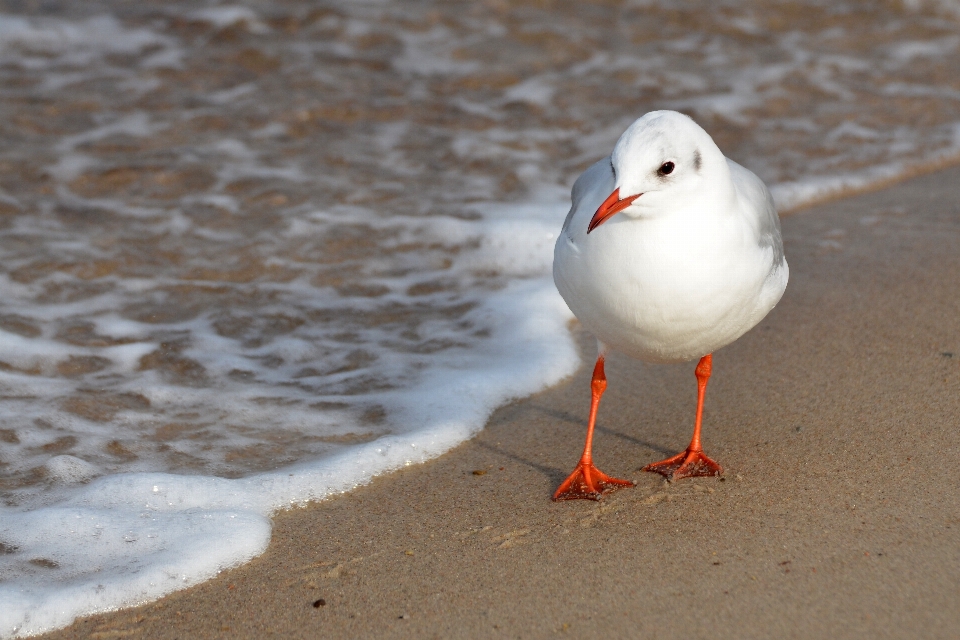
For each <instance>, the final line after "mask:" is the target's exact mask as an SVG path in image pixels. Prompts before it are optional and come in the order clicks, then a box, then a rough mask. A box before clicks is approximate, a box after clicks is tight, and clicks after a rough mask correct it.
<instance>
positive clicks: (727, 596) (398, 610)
mask: <svg viewBox="0 0 960 640" xmlns="http://www.w3.org/2000/svg"><path fill="white" fill-rule="evenodd" d="M958 185H960V168H952V169H947V170H944V171H941V172H938V173H935V174H930V175H927V176H922V177H920V178H915V179H913V180H911V181H908V182H905V183H902V184H900V185H897V186H894V187H892V188H888V189H885V190H882V191H877V192H873V193H868V194H864V195H860V196H856V197H853V198H849V199H845V200H841V201H837V202H833V203H829V204H826V205H822V206H819V207H816V208H813V209H808V210H805V211H801V212H798V213H796V214H794V215H791V216H789V217H787V218H786V219H784V221H783V228H784V238H785V246H786V253H787V257H788V260H789V262H790V269H791V279H790V285H789V287H788V289H787V292H786V295H785V297H784V298H783V300H782V301H781V303H780V304H779V305H778V307H777V308H776V309H775V310H774V311H773V312H772V313H771V314H770V315H769V316H768V317H767V319H765V320H764V321H763V322H762V323H761V324H760V325H759V326H758V327H756V328H755V329H754V330H752V331H751V332H749V333H748V334H747V335H745V336H744V337H743V338H741V339H740V340H738V341H737V342H736V343H734V344H733V345H731V346H729V347H727V348H725V349H723V350H721V351H719V352H717V353H716V354H715V358H714V376H713V378H712V380H711V383H710V387H709V390H708V394H707V404H706V409H705V423H704V441H705V447H706V451H707V453H708V454H710V455H711V456H712V457H714V458H715V459H717V460H718V461H719V462H721V463H722V464H723V465H724V466H725V469H726V473H725V475H724V476H723V477H722V478H719V479H716V478H707V479H696V480H682V481H679V482H676V483H673V484H671V483H667V482H665V481H663V480H662V479H661V478H660V477H659V476H654V475H651V474H646V473H643V472H641V471H639V469H640V468H641V467H642V466H643V465H645V464H647V463H649V462H651V461H654V460H657V459H659V458H661V457H664V456H665V455H667V454H671V453H674V452H676V451H678V450H680V449H682V448H683V447H684V446H685V445H686V442H687V440H688V438H689V436H690V430H691V427H692V420H693V412H694V403H695V393H696V385H695V381H694V376H693V364H692V363H691V364H686V365H677V366H648V365H644V364H641V363H638V362H633V361H629V360H627V359H625V358H622V357H621V358H618V357H616V356H614V357H613V358H612V359H611V360H610V362H609V364H608V367H607V373H608V377H609V381H610V386H609V389H608V391H607V394H606V396H605V397H604V401H603V404H602V405H601V409H600V416H599V423H598V436H597V442H596V451H595V456H596V460H597V463H598V466H599V467H600V468H601V469H603V470H604V471H606V472H608V473H611V474H614V475H618V476H621V477H628V478H631V479H633V480H635V481H636V482H637V486H636V487H635V488H632V489H627V490H623V491H619V492H616V493H614V494H611V495H609V496H608V497H607V498H606V499H605V500H603V501H602V502H599V503H595V502H588V501H575V502H564V503H553V502H551V501H550V495H551V492H552V491H553V489H554V488H555V487H556V486H557V484H558V483H559V482H560V481H561V480H562V479H563V478H564V477H565V476H566V474H567V473H568V472H569V471H570V469H571V468H572V466H573V464H574V463H575V462H576V459H577V457H578V455H579V453H580V449H581V447H582V439H583V435H584V428H585V422H586V416H587V410H588V399H589V391H588V389H589V387H588V381H589V374H590V367H588V366H584V367H582V368H581V370H580V371H579V372H578V373H577V374H576V375H575V376H574V377H572V378H571V379H569V380H567V381H566V382H564V383H563V384H560V385H558V386H556V387H554V388H551V389H549V390H548V391H546V392H543V393H541V394H538V395H536V396H534V397H531V398H527V399H525V400H522V401H518V402H515V403H513V404H510V405H508V406H505V407H503V408H501V409H500V410H498V411H497V412H496V413H495V414H494V416H493V417H492V418H491V420H490V421H489V423H488V425H487V427H486V429H485V430H484V431H483V432H482V433H481V434H480V435H479V436H478V437H476V438H474V439H473V440H471V441H469V442H467V443H465V444H463V445H462V446H460V447H458V448H456V449H455V450H453V451H452V452H450V453H448V454H447V455H444V456H442V457H441V458H439V459H437V460H434V461H432V462H429V463H427V464H424V465H422V466H416V467H411V468H408V469H405V470H403V471H401V472H397V473H394V474H390V475H388V476H385V477H381V478H378V479H376V480H375V481H374V482H372V483H371V484H370V485H368V486H364V487H361V488H359V489H357V490H355V491H352V492H350V493H348V494H346V495H342V496H340V497H337V498H334V499H330V500H327V501H325V502H322V503H318V504H314V505H312V506H310V507H308V508H302V509H294V510H290V511H286V512H282V513H280V514H278V515H277V516H276V517H275V518H274V531H273V538H272V541H271V544H270V547H269V549H268V550H267V552H266V553H264V554H263V555H262V556H261V557H259V558H257V559H255V560H253V561H252V562H250V563H248V564H246V565H244V566H241V567H239V568H236V569H234V570H231V571H226V572H224V573H222V574H221V575H220V576H219V577H218V578H216V579H214V580H211V581H209V582H206V583H204V584H201V585H199V586H197V587H194V588H191V589H188V590H185V591H182V592H178V593H175V594H173V595H171V596H168V597H166V598H164V599H162V600H160V601H158V602H155V603H151V604H147V605H144V606H142V607H139V608H133V609H127V610H123V611H119V612H116V613H111V614H106V615H97V616H92V617H89V618H85V619H82V620H79V621H77V622H76V623H75V624H73V625H72V626H70V627H68V628H66V629H63V630H61V631H58V632H55V633H51V634H48V635H45V636H42V637H44V638H51V639H52V638H77V637H83V638H128V637H143V638H215V637H223V638H263V637H284V638H315V637H324V638H351V637H354V638H355V637H403V638H427V637H430V638H433V637H436V638H446V637H501V636H502V637H520V638H540V637H554V636H558V635H560V636H562V635H564V634H568V635H570V636H580V637H601V636H607V637H622V638H626V637H630V638H646V637H657V638H817V637H820V638H825V637H833V638H861V637H862V638H868V637H869V638H907V637H910V638H955V637H957V636H958V635H960V607H958V605H960V590H958V587H957V576H958V575H960V544H958V539H960V538H958V534H960V497H958V496H960V477H958V475H957V474H956V473H954V469H955V467H956V466H957V464H958V462H960V447H958V437H960V436H958V427H960V331H958V326H960V321H958V318H960V296H958V294H957V290H958V282H960V250H958V247H960V213H958V205H957V202H960V186H958ZM572 330H573V331H574V332H576V334H577V336H578V339H579V344H580V348H581V350H582V354H583V357H584V360H585V362H586V361H590V360H592V357H593V353H594V352H593V349H594V346H593V340H592V338H591V337H590V336H589V335H587V334H585V333H584V332H582V331H581V330H579V328H577V327H576V326H574V327H573V328H572Z"/></svg>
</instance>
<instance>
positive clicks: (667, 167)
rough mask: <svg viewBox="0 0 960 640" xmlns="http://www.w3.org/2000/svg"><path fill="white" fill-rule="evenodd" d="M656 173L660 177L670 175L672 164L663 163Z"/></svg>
mask: <svg viewBox="0 0 960 640" xmlns="http://www.w3.org/2000/svg"><path fill="white" fill-rule="evenodd" d="M657 173H659V174H660V175H662V176H667V175H670V174H671V173H673V163H672V162H664V163H663V164H662V165H660V168H659V169H657Z"/></svg>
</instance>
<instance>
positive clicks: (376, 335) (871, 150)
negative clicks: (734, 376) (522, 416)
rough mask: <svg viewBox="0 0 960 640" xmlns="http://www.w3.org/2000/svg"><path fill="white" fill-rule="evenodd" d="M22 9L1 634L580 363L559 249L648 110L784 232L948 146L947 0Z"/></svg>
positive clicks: (394, 457) (443, 437)
mask: <svg viewBox="0 0 960 640" xmlns="http://www.w3.org/2000/svg"><path fill="white" fill-rule="evenodd" d="M38 6H39V7H40V8H39V9H38V8H36V7H34V5H32V4H30V3H22V2H15V1H6V2H2V3H0V501H2V506H0V637H4V638H5V637H17V636H24V635H30V634H34V633H39V632H42V631H44V630H49V629H53V628H56V627H60V626H63V625H66V624H68V623H69V622H70V621H71V620H73V619H74V618H76V617H77V616H80V615H84V614H89V613H94V612H98V611H106V610H110V609H115V608H118V607H123V606H128V605H133V604H137V603H141V602H144V601H147V600H150V599H154V598H157V597H159V596H161V595H163V594H165V593H169V592H170V591H172V590H175V589H179V588H183V587H185V586H188V585H191V584H196V583H197V582H199V581H202V580H204V579H207V578H209V577H211V576H213V575H215V574H216V573H217V572H218V571H220V570H222V569H224V568H227V567H230V566H234V565H236V564H238V563H241V562H243V561H245V560H248V559H249V558H251V557H253V556H255V555H257V554H258V553H260V552H262V550H263V549H264V548H265V546H266V545H267V543H268V541H269V537H270V522H269V516H270V514H271V513H273V512H275V511H276V510H278V509H282V508H284V507H286V506H290V505H295V504H302V503H304V502H307V501H309V500H317V499H322V498H324V497H325V496H329V495H331V494H335V493H338V492H342V491H346V490H349V489H351V488H353V487H355V486H357V485H359V484H362V483H364V482H366V481H368V480H369V479H370V478H371V477H372V476H374V475H376V474H380V473H383V472H385V471H388V470H391V469H396V468H399V467H402V466H404V465H408V464H414V463H418V462H421V461H424V460H426V459H429V458H431V457H435V456H437V455H439V454H441V453H443V452H444V451H446V450H449V449H450V448H451V447H453V446H455V445H456V444H457V443H459V442H462V441H463V440H465V439H466V438H469V437H470V436H471V435H473V434H475V433H476V432H477V431H478V430H479V429H481V428H482V427H483V424H484V422H485V420H486V419H487V417H488V416H489V415H490V413H491V412H492V411H493V410H494V409H495V408H496V407H497V406H499V405H501V404H503V403H504V402H506V401H509V400H510V399H512V398H517V397H522V396H524V395H529V394H531V393H534V392H536V391H538V390H540V389H542V388H544V387H545V386H548V385H551V384H554V383H556V382H558V381H559V380H561V379H562V378H564V377H565V376H568V375H570V374H571V373H572V372H573V371H574V370H575V369H576V368H577V367H578V366H579V360H578V356H577V353H576V350H575V348H574V345H573V344H572V341H571V339H570V336H569V334H568V329H567V324H568V322H569V321H570V320H571V316H570V313H569V311H568V310H567V309H566V308H565V306H564V305H563V302H562V300H560V298H559V296H558V295H557V293H556V292H555V290H554V288H553V284H552V281H551V278H550V265H551V261H552V247H553V242H554V239H555V234H556V233H557V231H558V229H559V227H560V224H561V222H562V220H563V217H564V215H565V214H566V209H567V206H568V193H569V188H570V185H571V184H572V182H573V180H574V179H575V178H576V176H577V175H578V174H579V172H580V171H582V170H583V169H584V168H585V167H586V166H588V165H589V164H590V163H591V162H593V161H594V160H596V159H597V158H600V157H602V156H604V155H606V154H607V153H609V151H610V149H611V148H612V145H613V143H614V142H615V140H616V138H617V137H618V136H619V134H620V133H621V132H622V131H623V129H625V128H626V126H628V125H629V124H630V122H632V120H633V119H635V118H636V117H638V116H640V115H642V114H643V113H644V112H646V111H649V110H652V109H658V108H670V109H677V110H681V111H684V112H687V113H689V114H690V115H692V116H693V117H694V118H695V119H697V121H698V122H700V123H701V124H702V125H703V126H704V127H705V128H706V129H707V130H708V131H709V132H710V133H711V134H712V135H713V136H714V138H715V140H716V141H717V142H718V144H719V146H720V147H721V149H722V150H723V151H724V152H725V153H726V154H727V155H728V156H730V157H732V158H734V159H735V160H737V161H738V162H740V163H741V164H743V165H745V166H747V167H749V168H751V169H752V170H754V171H755V172H756V173H758V174H759V175H760V176H761V177H762V178H763V179H764V180H765V181H766V182H767V183H768V184H769V185H771V187H772V189H773V192H774V194H775V198H776V200H777V202H778V205H779V206H780V208H781V210H790V209H795V208H797V207H800V206H802V205H804V204H807V203H810V202H813V201H816V200H819V199H824V198H827V197H833V196H836V195H838V194H843V193H847V192H850V191H853V190H857V189H864V188H869V187H871V186H875V185H877V184H881V183H883V182H884V181H888V180H891V179H896V178H899V177H903V176H905V175H909V174H910V173H912V172H916V171H919V170H925V169H929V168H931V167H935V166H938V165H941V164H945V163H949V162H954V161H956V160H957V159H958V158H960V78H958V77H957V76H956V74H955V73H954V72H953V70H954V69H956V68H958V65H960V36H958V35H957V33H958V27H960V4H958V3H956V2H947V1H941V2H921V1H919V0H916V1H910V2H907V1H905V2H900V3H897V2H889V3H886V2H816V1H812V0H809V1H805V2H800V1H796V2H791V1H786V0H785V1H782V2H772V3H771V2H748V1H747V2H736V3H732V2H731V3H726V2H685V1H682V0H671V1H670V2H662V3H661V2H655V1H647V2H644V1H634V2H629V1H624V2H620V3H616V2H613V3H598V4H592V3H588V2H570V3H566V2H537V3H524V2H520V3H508V2H498V1H496V0H491V1H489V2H483V3H478V2H459V1H454V0H445V1H443V2H441V1H439V0H437V1H426V0H424V1H419V2H399V1H396V2H391V1H388V0H382V1H373V0H371V1H352V2H320V3H296V2H278V3H271V5H270V6H269V7H266V6H263V5H261V4H258V3H249V4H246V5H244V4H232V5H216V4H212V3H206V4H200V3H188V2H141V3H135V4H132V3H123V2H119V1H117V2H91V3H68V2H63V3H58V2H47V3H42V4H41V5H38ZM318 535H322V532H318Z"/></svg>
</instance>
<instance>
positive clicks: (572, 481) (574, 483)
mask: <svg viewBox="0 0 960 640" xmlns="http://www.w3.org/2000/svg"><path fill="white" fill-rule="evenodd" d="M606 388H607V376H606V374H605V373H604V372H603V356H602V355H601V356H600V357H599V358H597V365H596V366H595V367H594V368H593V380H592V381H591V382H590V389H591V391H592V398H591V400H590V422H589V423H588V424H587V443H586V445H584V447H583V455H582V456H580V462H579V463H578V464H577V468H576V469H574V470H573V473H571V474H570V476H569V477H568V478H567V479H566V480H564V481H563V484H561V485H560V486H559V487H558V488H557V491H556V493H554V494H553V499H554V500H576V499H578V498H586V499H588V500H599V499H600V497H601V496H602V495H603V494H604V493H607V492H610V491H613V490H614V489H619V488H620V487H632V486H633V483H632V482H630V481H629V480H618V479H617V478H611V477H610V476H608V475H607V474H605V473H603V472H602V471H600V470H599V469H597V468H596V467H595V466H593V427H594V425H595V424H596V422H597V408H598V407H599V406H600V396H602V395H603V392H604V391H605V390H606Z"/></svg>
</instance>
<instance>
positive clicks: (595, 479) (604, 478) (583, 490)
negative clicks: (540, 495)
mask: <svg viewBox="0 0 960 640" xmlns="http://www.w3.org/2000/svg"><path fill="white" fill-rule="evenodd" d="M632 486H634V483H633V482H631V481H630V480H620V479H619V478H611V477H610V476H608V475H607V474H605V473H603V472H602V471H600V470H599V469H597V468H596V467H595V466H593V464H591V463H587V464H584V463H583V462H581V463H580V464H578V465H577V468H576V469H574V470H573V473H571V474H570V475H569V476H568V477H567V479H566V480H564V481H563V484H561V485H560V486H559V487H557V491H556V492H555V493H554V494H553V499H554V500H578V499H585V500H599V499H600V498H602V497H603V494H605V493H609V492H611V491H614V490H616V489H620V488H621V487H632Z"/></svg>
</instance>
